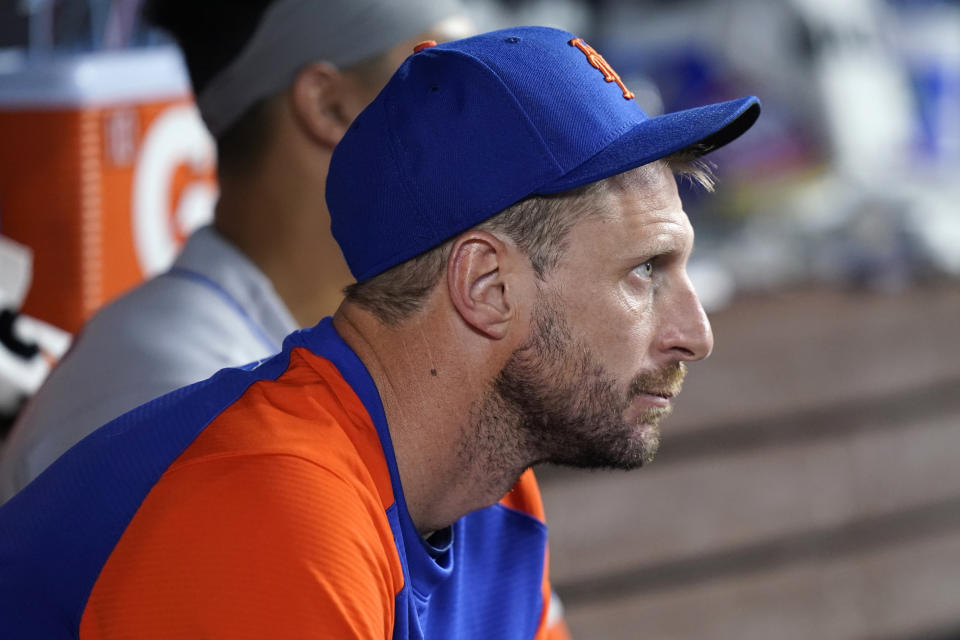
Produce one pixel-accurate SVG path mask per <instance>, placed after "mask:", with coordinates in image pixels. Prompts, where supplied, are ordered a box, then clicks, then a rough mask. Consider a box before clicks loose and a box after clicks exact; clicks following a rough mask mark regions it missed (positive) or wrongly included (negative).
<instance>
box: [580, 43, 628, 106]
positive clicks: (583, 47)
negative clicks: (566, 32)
mask: <svg viewBox="0 0 960 640" xmlns="http://www.w3.org/2000/svg"><path fill="white" fill-rule="evenodd" d="M568 44H569V45H570V46H571V47H576V48H577V49H580V51H583V54H584V55H585V56H587V60H589V61H590V64H591V65H593V66H594V67H595V68H597V69H599V70H600V73H602V74H603V79H604V80H606V81H607V82H616V83H617V86H619V87H620V90H621V91H623V97H624V98H625V99H627V100H631V99H633V91H630V89H627V85H625V84H623V80H621V79H620V75H619V74H618V73H617V72H616V71H614V70H613V67H611V66H610V63H609V62H607V61H606V60H604V59H603V56H602V55H600V54H599V53H597V50H596V49H594V48H593V47H591V46H590V45H588V44H587V43H586V42H584V41H583V40H582V39H580V38H574V39H573V40H571V41H570V42H569V43H568Z"/></svg>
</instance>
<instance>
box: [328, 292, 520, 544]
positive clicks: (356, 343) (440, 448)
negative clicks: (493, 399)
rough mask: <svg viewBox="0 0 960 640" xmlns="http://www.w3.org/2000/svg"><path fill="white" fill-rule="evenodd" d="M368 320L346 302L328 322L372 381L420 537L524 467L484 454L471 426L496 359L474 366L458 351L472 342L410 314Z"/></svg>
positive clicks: (496, 493) (495, 493)
mask: <svg viewBox="0 0 960 640" xmlns="http://www.w3.org/2000/svg"><path fill="white" fill-rule="evenodd" d="M371 318H372V317H371V316H370V314H368V313H366V312H365V311H360V310H358V309H357V308H356V307H355V306H354V305H351V304H349V303H347V304H345V305H344V306H343V307H341V309H340V310H339V311H338V312H337V315H336V316H334V326H335V327H336V329H337V331H338V333H339V334H340V336H341V337H342V338H343V339H344V340H345V341H346V342H347V344H349V345H350V347H351V348H352V349H353V350H354V351H355V352H356V353H357V355H358V356H359V357H360V359H361V360H362V361H363V363H364V365H365V366H366V367H367V369H368V371H369V372H370V375H371V377H372V378H373V380H374V382H375V383H376V385H377V390H378V391H379V393H380V397H381V400H382V402H383V406H384V412H385V414H386V417H387V423H388V426H389V429H390V437H391V440H392V441H393V448H394V455H395V457H396V460H397V467H398V470H399V472H400V479H401V482H402V484H403V494H404V497H405V500H406V503H407V508H408V510H409V512H410V517H411V518H412V519H413V522H414V524H415V525H416V527H417V529H418V530H419V531H420V532H421V534H424V535H425V534H428V533H429V532H432V531H436V530H438V529H442V528H443V527H446V526H448V525H450V524H452V523H453V522H454V521H456V520H457V519H458V518H460V517H462V516H464V515H466V514H467V513H470V512H471V511H475V510H476V509H480V508H483V507H486V506H489V505H491V504H494V503H495V502H497V501H498V500H500V499H501V498H502V497H503V496H504V495H505V494H506V493H507V491H509V490H510V488H511V487H512V486H513V484H514V483H515V482H516V481H517V479H518V478H519V476H520V474H521V473H522V472H523V470H524V469H525V468H526V465H525V464H524V463H523V460H522V459H520V456H518V455H514V456H511V457H512V458H514V460H512V461H511V460H509V458H504V457H502V456H498V455H490V454H491V453H492V452H488V451H486V448H485V443H486V442H487V441H486V440H485V439H484V438H483V437H482V436H483V434H478V433H477V430H476V426H477V425H476V424H475V420H474V418H475V417H476V416H475V407H477V406H478V403H479V400H480V399H481V398H482V397H483V394H484V393H485V391H486V390H487V389H488V388H489V386H490V381H491V380H492V377H493V376H494V375H495V374H496V371H498V370H499V368H498V366H499V365H498V363H497V362H496V361H495V359H491V360H489V361H487V362H486V363H484V364H481V365H479V366H478V365H477V364H476V363H478V362H483V361H482V360H480V359H477V358H476V357H474V358H470V357H465V356H466V353H465V351H470V349H471V348H473V347H475V346H476V344H474V345H469V344H467V343H469V342H470V338H469V337H466V339H464V338H463V336H462V335H461V336H459V338H458V336H457V335H456V334H455V333H452V332H451V331H450V330H449V329H450V328H449V327H445V329H446V330H441V329H440V328H439V327H426V326H422V325H421V324H419V323H417V321H416V320H413V321H409V322H407V323H404V328H403V329H401V330H391V329H388V328H386V327H384V326H383V325H380V324H379V323H377V322H376V321H374V320H372V319H371ZM451 336H452V339H451ZM476 340H477V342H479V339H476ZM458 343H459V344H458ZM472 355H474V356H475V355H476V354H475V353H474V354H472ZM464 362H473V363H474V365H473V366H470V367H465V366H463V363H464ZM478 436H480V437H478Z"/></svg>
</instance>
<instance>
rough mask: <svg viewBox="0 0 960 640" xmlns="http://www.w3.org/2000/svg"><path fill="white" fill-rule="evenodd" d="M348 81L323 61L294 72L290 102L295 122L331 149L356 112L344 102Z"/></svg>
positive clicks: (316, 140)
mask: <svg viewBox="0 0 960 640" xmlns="http://www.w3.org/2000/svg"><path fill="white" fill-rule="evenodd" d="M348 84H349V83H348V82H347V80H346V79H345V77H344V75H343V74H342V73H340V72H339V71H338V70H337V69H336V68H335V67H334V66H332V65H330V64H328V63H326V62H314V63H312V64H309V65H307V66H305V67H304V68H303V69H301V70H300V72H299V73H297V77H296V78H295V79H294V81H293V87H292V88H291V98H292V100H291V103H292V107H293V112H294V116H295V118H296V121H297V124H299V125H300V127H301V128H302V129H303V131H304V132H305V133H306V134H307V135H308V136H310V137H311V138H312V139H313V140H314V141H315V142H317V143H318V144H321V145H323V146H326V147H329V148H330V149H332V148H333V147H334V146H336V144H337V143H338V142H339V141H340V138H342V137H343V134H344V133H346V131H347V127H348V126H349V125H350V122H351V121H352V120H353V118H354V117H355V115H356V114H353V113H350V111H352V109H350V110H348V106H347V102H349V97H348V96H347V95H346V94H348V93H349V87H348Z"/></svg>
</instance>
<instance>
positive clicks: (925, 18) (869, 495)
mask: <svg viewBox="0 0 960 640" xmlns="http://www.w3.org/2000/svg"><path fill="white" fill-rule="evenodd" d="M140 5H141V3H140V2H139V1H138V0H129V1H123V0H87V1H82V0H66V1H55V0H0V340H2V344H3V347H4V348H3V349H0V415H2V419H0V437H2V432H3V431H4V428H5V426H7V425H9V424H10V423H11V422H12V419H13V416H14V415H15V414H16V412H17V411H18V409H19V408H20V406H21V405H22V402H23V401H24V399H25V398H27V397H29V395H30V394H31V393H33V392H34V391H35V390H36V388H37V387H38V386H39V384H40V383H41V382H42V380H43V378H44V377H45V375H46V373H47V372H48V371H49V368H50V366H51V364H53V363H54V362H55V361H56V359H57V358H58V357H60V356H61V355H62V354H63V352H64V351H65V350H66V349H67V348H68V345H69V342H70V336H71V335H72V334H73V333H75V332H76V331H77V330H79V329H80V327H81V326H82V324H83V321H84V320H85V319H86V318H88V317H89V316H90V314H92V313H93V312H94V311H95V310H96V309H97V308H99V306H100V305H102V304H103V303H104V302H105V301H107V300H109V299H111V298H113V297H114V296H116V295H117V294H119V293H121V292H123V291H125V290H126V289H128V288H129V287H131V286H132V285H134V284H136V283H137V282H139V281H140V280H142V279H143V278H144V277H145V276H148V275H152V274H155V273H157V272H160V271H162V270H164V269H165V268H166V267H167V266H168V265H169V262H170V261H171V259H172V257H173V256H174V255H175V252H176V250H177V248H178V247H179V245H180V244H181V243H182V241H183V239H184V238H185V237H186V235H188V234H189V232H190V231H191V230H192V229H194V228H196V227H197V226H198V225H200V224H202V223H204V222H206V221H207V220H208V219H209V217H210V213H211V208H212V205H213V202H214V201H215V199H216V193H217V192H216V184H215V180H214V166H215V161H216V159H215V157H214V156H215V154H214V147H213V144H212V141H211V140H210V138H209V134H208V133H207V132H206V130H205V129H204V127H203V125H202V123H201V122H200V120H199V116H198V115H197V113H196V110H195V108H194V107H193V103H192V98H191V96H190V92H189V84H188V80H187V76H186V72H185V70H184V68H183V65H182V62H181V60H180V57H179V54H178V52H177V50H176V48H175V47H174V46H173V45H172V44H171V42H170V40H169V39H166V38H165V37H164V36H163V35H162V34H160V33H158V32H155V31H151V30H149V29H148V28H147V27H146V26H145V25H144V24H143V23H142V22H141V20H140V15H139V12H140ZM467 8H468V11H469V13H470V15H471V17H472V18H473V19H474V21H475V23H476V24H477V26H478V28H479V29H480V30H488V29H493V28H499V27H504V26H510V25H515V24H547V25H551V26H558V27H561V28H565V29H568V30H570V31H574V32H576V33H578V34H579V35H582V36H583V37H585V39H587V40H588V41H589V42H590V43H591V44H592V45H593V46H594V47H595V48H596V49H597V50H599V51H600V52H601V53H602V54H603V55H604V57H605V58H606V59H607V60H608V61H609V62H610V63H611V64H612V66H613V67H614V68H615V69H617V71H618V72H619V73H620V75H621V76H622V77H623V79H624V81H625V82H626V84H627V85H628V86H630V88H631V89H632V90H633V91H634V92H635V93H636V94H637V100H638V102H639V103H640V104H641V106H643V108H644V109H645V110H646V111H647V113H649V114H651V115H655V114H657V113H662V112H664V111H675V110H678V109H683V108H686V107H691V106H695V105H699V104H703V103H706V102H713V101H718V100H723V99H729V98H734V97H739V96H741V95H745V94H756V95H758V96H760V98H761V99H762V100H763V103H764V113H763V115H762V117H761V118H760V121H759V122H758V124H757V126H755V127H754V128H753V129H752V130H751V131H750V132H749V133H748V134H747V135H746V136H744V137H743V138H742V139H740V140H738V141H737V142H736V143H735V144H733V145H731V146H730V147H728V148H725V149H723V150H721V151H719V152H717V153H716V154H713V155H712V156H711V158H712V159H713V160H714V161H715V163H716V164H717V167H718V168H717V173H718V175H719V178H720V183H719V186H718V189H717V192H716V193H715V194H710V195H705V194H703V193H701V192H698V191H696V190H694V189H689V188H684V189H683V194H682V195H683V197H684V202H685V204H686V208H687V210H688V213H689V214H690V216H691V218H692V220H693V221H694V225H695V227H696V230H697V249H696V251H695V254H694V258H693V260H692V262H691V265H690V269H691V275H692V277H693V279H694V282H695V284H696V285H697V288H698V291H699V292H700V294H701V297H702V299H703V302H704V304H705V306H706V307H707V308H708V311H709V312H710V315H711V319H712V321H713V325H714V333H715V336H716V349H715V352H714V354H713V356H712V357H711V358H710V359H709V360H707V361H705V362H703V363H699V364H697V365H695V366H693V367H691V373H690V375H689V376H688V384H687V386H686V389H685V392H684V393H683V394H682V396H681V397H680V398H679V399H678V402H677V410H676V413H675V415H674V416H673V417H672V418H671V419H670V420H668V421H667V422H666V423H665V424H664V425H663V431H664V433H663V436H664V438H663V444H662V447H661V452H660V454H659V455H658V457H657V460H656V462H655V463H654V464H653V465H651V466H650V468H648V469H644V470H642V471H639V472H634V473H630V474H622V473H611V472H590V473H586V472H578V471H571V470H565V469H556V468H549V467H548V468H544V469H541V470H540V476H541V481H542V489H543V493H544V498H545V502H546V507H547V513H548V518H549V520H550V524H551V545H552V547H551V561H552V572H553V582H554V585H555V587H556V589H557V591H558V592H559V593H560V595H561V597H562V599H563V601H564V604H565V608H566V616H567V619H568V622H569V624H570V626H571V629H572V632H573V635H574V637H575V638H611V639H617V638H730V639H733V638H736V639H738V640H749V639H754V638H756V639H761V638H764V639H767V638H777V639H781V638H870V639H890V640H893V639H901V638H902V639H921V638H927V639H947V638H960V464H958V463H957V458H958V454H960V339H958V335H957V334H958V332H960V280H958V279H960V1H957V0H952V1H951V0H673V1H665V0H660V1H655V0H646V1H642V0H630V1H627V0H593V1H590V2H588V1H586V0H542V1H536V0H527V1H524V0H472V1H469V2H468V3H467Z"/></svg>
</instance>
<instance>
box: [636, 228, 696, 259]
mask: <svg viewBox="0 0 960 640" xmlns="http://www.w3.org/2000/svg"><path fill="white" fill-rule="evenodd" d="M690 242H691V250H692V249H693V247H692V244H693V239H692V238H691V241H690ZM685 249H686V243H685V242H684V241H683V239H681V238H679V237H677V236H674V235H670V234H658V235H657V236H655V237H653V238H651V239H650V240H648V241H646V242H644V243H642V244H640V245H638V246H637V251H638V252H639V253H642V254H644V255H646V256H648V257H651V258H652V257H655V256H665V255H674V254H678V253H683V251H684V250H685Z"/></svg>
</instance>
